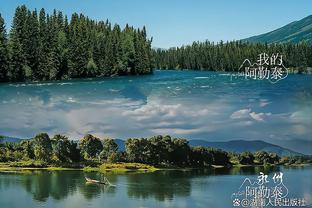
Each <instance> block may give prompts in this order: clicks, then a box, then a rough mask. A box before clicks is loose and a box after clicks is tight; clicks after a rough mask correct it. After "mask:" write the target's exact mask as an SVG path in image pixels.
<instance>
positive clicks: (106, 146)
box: [100, 138, 118, 160]
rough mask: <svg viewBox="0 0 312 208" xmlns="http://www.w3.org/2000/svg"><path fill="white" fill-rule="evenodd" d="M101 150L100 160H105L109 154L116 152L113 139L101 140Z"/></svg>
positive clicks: (116, 146)
mask: <svg viewBox="0 0 312 208" xmlns="http://www.w3.org/2000/svg"><path fill="white" fill-rule="evenodd" d="M102 144H103V150H102V151H101V153H100V157H101V159H104V160H107V159H108V158H109V157H110V155H111V154H114V157H115V156H116V155H115V153H117V151H118V145H117V144H116V142H115V141H114V139H111V138H106V139H103V140H102Z"/></svg>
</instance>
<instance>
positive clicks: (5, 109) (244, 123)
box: [0, 71, 312, 143]
mask: <svg viewBox="0 0 312 208" xmlns="http://www.w3.org/2000/svg"><path fill="white" fill-rule="evenodd" d="M311 106H312V76H311V75H289V76H288V77H287V78H286V79H284V80H281V81H279V82H278V83H276V84H271V83H270V82H268V81H267V80H261V81H260V80H246V79H244V78H235V77H231V76H230V74H226V73H216V72H196V71H155V73H154V75H147V76H129V77H115V78H103V79H83V80H73V81H58V82H38V83H29V84H24V83H17V84H14V83H13V84H1V85H0V118H1V119H0V135H7V136H13V137H22V138H24V137H32V136H33V135H34V134H36V133H38V132H48V133H50V134H56V133H63V134H66V135H68V136H69V137H70V138H73V139H78V138H80V137H81V136H83V135H84V134H86V133H93V134H95V135H97V136H101V137H103V136H110V137H113V138H121V139H126V138H129V137H141V136H146V137H148V136H153V135H156V134H170V135H173V136H177V137H185V138H188V139H204V140H210V141H222V140H232V139H246V140H248V139H252V140H255V139H261V140H266V141H269V142H272V143H280V141H281V140H292V139H296V140H298V139H304V140H311V135H312V128H311V123H312V108H311Z"/></svg>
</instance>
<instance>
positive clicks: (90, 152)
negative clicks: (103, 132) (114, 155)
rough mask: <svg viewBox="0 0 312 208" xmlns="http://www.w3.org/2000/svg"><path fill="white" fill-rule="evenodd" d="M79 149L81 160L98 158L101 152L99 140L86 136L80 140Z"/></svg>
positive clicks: (101, 147) (89, 135) (101, 146)
mask: <svg viewBox="0 0 312 208" xmlns="http://www.w3.org/2000/svg"><path fill="white" fill-rule="evenodd" d="M79 148H80V151H81V154H82V155H83V158H85V159H94V158H96V157H97V156H99V154H100V152H101V151H102V150H103V145H102V142H101V140H100V139H99V138H97V137H95V136H92V135H91V134H87V135H85V136H84V137H83V138H82V139H80V141H79Z"/></svg>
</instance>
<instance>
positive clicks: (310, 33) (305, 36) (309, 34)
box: [243, 15, 312, 43]
mask: <svg viewBox="0 0 312 208" xmlns="http://www.w3.org/2000/svg"><path fill="white" fill-rule="evenodd" d="M243 41H248V42H253V43H285V42H293V43H298V42H301V41H307V42H309V43H312V15H310V16H307V17H305V18H303V19H301V20H298V21H294V22H292V23H289V24H287V25H285V26H284V27H281V28H278V29H276V30H273V31H271V32H268V33H264V34H261V35H257V36H252V37H250V38H246V39H243Z"/></svg>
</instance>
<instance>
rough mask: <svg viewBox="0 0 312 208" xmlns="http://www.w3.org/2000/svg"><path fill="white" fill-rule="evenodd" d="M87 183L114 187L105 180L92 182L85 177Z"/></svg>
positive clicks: (92, 180)
mask: <svg viewBox="0 0 312 208" xmlns="http://www.w3.org/2000/svg"><path fill="white" fill-rule="evenodd" d="M85 179H86V181H87V183H98V184H104V185H109V186H114V185H112V184H111V183H110V182H109V181H108V179H107V178H104V181H98V180H94V179H91V178H87V177H85Z"/></svg>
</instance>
